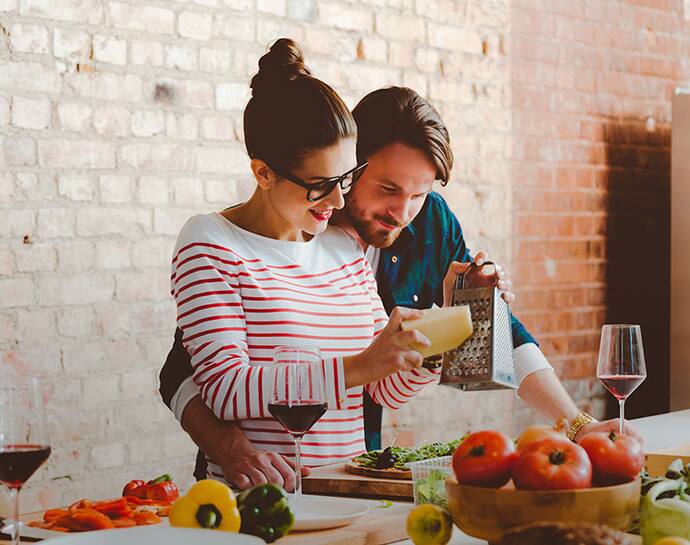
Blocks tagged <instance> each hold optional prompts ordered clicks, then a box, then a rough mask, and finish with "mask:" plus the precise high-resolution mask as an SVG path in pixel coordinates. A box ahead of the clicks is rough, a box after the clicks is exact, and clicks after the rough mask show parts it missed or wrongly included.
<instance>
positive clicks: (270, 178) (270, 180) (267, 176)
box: [250, 159, 278, 189]
mask: <svg viewBox="0 0 690 545" xmlns="http://www.w3.org/2000/svg"><path fill="white" fill-rule="evenodd" d="M250 166H251V169H252V172H253V173H254V178H256V183H257V184H259V187H260V188H261V189H270V188H271V187H272V186H273V184H275V183H276V181H277V180H278V176H277V175H276V173H275V172H273V170H272V169H271V167H269V166H268V164H267V163H265V162H264V161H262V160H261V159H252V161H251V163H250Z"/></svg>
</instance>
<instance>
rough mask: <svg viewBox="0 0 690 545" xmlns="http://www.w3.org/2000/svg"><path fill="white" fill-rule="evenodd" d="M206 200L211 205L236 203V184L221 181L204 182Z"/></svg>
mask: <svg viewBox="0 0 690 545" xmlns="http://www.w3.org/2000/svg"><path fill="white" fill-rule="evenodd" d="M204 185H205V187H206V200H207V201H208V202H212V203H232V202H237V201H238V200H239V199H238V195H237V184H235V183H233V182H231V181H229V180H225V179H221V180H206V183H205V184H204Z"/></svg>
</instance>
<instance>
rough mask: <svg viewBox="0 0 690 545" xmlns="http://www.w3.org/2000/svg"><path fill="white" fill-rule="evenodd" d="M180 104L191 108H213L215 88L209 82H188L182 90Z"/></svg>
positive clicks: (183, 85)
mask: <svg viewBox="0 0 690 545" xmlns="http://www.w3.org/2000/svg"><path fill="white" fill-rule="evenodd" d="M180 102H181V103H182V104H183V105H184V106H189V107H190V108H204V109H212V108H213V86H212V85H211V83H210V82H208V81H194V80H186V81H184V82H182V86H181V89H180Z"/></svg>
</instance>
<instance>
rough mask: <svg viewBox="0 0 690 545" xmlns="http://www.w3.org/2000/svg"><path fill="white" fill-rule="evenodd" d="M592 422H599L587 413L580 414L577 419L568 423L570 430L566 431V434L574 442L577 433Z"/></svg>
mask: <svg viewBox="0 0 690 545" xmlns="http://www.w3.org/2000/svg"><path fill="white" fill-rule="evenodd" d="M592 422H597V419H596V418H594V417H592V416H590V415H588V414H587V413H585V412H582V413H579V414H578V415H577V416H576V417H575V418H573V419H572V420H571V421H570V422H568V429H567V430H566V431H565V434H566V435H567V436H568V439H570V440H571V441H573V442H574V441H575V436H576V435H577V432H579V431H580V430H581V429H582V428H583V427H585V426H586V425H587V424H591V423H592Z"/></svg>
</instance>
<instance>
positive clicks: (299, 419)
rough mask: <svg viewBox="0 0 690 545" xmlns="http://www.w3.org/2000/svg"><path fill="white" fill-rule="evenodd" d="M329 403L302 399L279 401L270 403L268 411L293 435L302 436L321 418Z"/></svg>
mask: <svg viewBox="0 0 690 545" xmlns="http://www.w3.org/2000/svg"><path fill="white" fill-rule="evenodd" d="M327 408H328V404H327V403H323V402H320V401H310V400H300V401H295V402H292V403H291V402H289V401H278V402H276V403H269V404H268V412H270V413H271V415H273V418H275V419H276V420H277V421H278V422H280V424H281V425H282V426H283V427H284V428H285V429H286V431H288V432H290V434H292V435H296V436H299V437H301V436H302V435H304V434H305V433H307V432H308V431H309V430H310V429H311V427H312V426H313V425H314V424H316V421H317V420H318V419H319V418H321V417H322V416H323V415H324V413H325V412H326V409H327Z"/></svg>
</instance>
